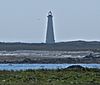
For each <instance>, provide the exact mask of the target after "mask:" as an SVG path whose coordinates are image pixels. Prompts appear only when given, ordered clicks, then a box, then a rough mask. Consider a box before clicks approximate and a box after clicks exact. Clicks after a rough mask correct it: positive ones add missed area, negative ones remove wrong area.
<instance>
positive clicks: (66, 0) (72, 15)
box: [0, 0, 100, 43]
mask: <svg viewBox="0 0 100 85" xmlns="http://www.w3.org/2000/svg"><path fill="white" fill-rule="evenodd" d="M50 10H51V11H52V12H53V16H54V17H53V20H54V31H55V38H56V39H55V40H56V41H57V42H61V41H69V40H93V41H94V40H99V41H100V0H0V41H3V42H5V41H6V42H32V43H41V42H45V36H46V24H47V14H48V11H50Z"/></svg>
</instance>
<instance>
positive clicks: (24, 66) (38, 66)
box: [0, 64, 100, 70]
mask: <svg viewBox="0 0 100 85" xmlns="http://www.w3.org/2000/svg"><path fill="white" fill-rule="evenodd" d="M71 65H81V66H83V67H88V68H99V69H100V64H0V70H27V69H57V68H59V69H61V68H67V67H68V66H71Z"/></svg>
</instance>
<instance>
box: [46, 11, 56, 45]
mask: <svg viewBox="0 0 100 85" xmlns="http://www.w3.org/2000/svg"><path fill="white" fill-rule="evenodd" d="M47 17H48V22H47V33H46V43H47V44H54V43H55V39H54V30H53V19H52V18H53V15H52V12H51V11H50V12H49V13H48V16H47Z"/></svg>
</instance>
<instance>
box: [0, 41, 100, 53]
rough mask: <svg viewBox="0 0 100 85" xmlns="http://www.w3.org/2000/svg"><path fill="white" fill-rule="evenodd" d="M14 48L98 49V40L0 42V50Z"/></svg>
mask: <svg viewBox="0 0 100 85" xmlns="http://www.w3.org/2000/svg"><path fill="white" fill-rule="evenodd" d="M4 50H6V51H15V50H54V51H55V50H58V51H100V42H98V41H91V42H86V41H70V42H60V43H55V44H45V43H20V42H17V43H5V42H0V51H4Z"/></svg>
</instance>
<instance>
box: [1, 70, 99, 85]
mask: <svg viewBox="0 0 100 85" xmlns="http://www.w3.org/2000/svg"><path fill="white" fill-rule="evenodd" d="M0 85H100V70H99V69H87V68H86V69H57V70H47V69H41V70H26V71H5V70H4V71H0Z"/></svg>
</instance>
